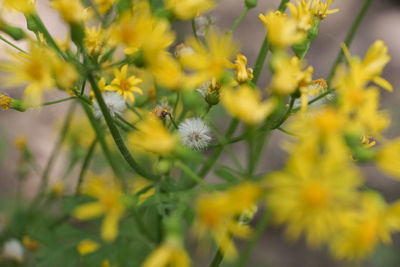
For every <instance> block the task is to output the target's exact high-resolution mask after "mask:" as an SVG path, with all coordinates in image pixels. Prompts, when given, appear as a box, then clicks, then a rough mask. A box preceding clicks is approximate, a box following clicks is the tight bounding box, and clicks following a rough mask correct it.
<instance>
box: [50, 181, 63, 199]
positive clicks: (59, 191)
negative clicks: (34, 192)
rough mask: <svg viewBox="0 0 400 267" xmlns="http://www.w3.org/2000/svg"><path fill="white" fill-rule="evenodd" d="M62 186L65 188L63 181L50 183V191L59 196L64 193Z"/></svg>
mask: <svg viewBox="0 0 400 267" xmlns="http://www.w3.org/2000/svg"><path fill="white" fill-rule="evenodd" d="M64 188H65V185H64V182H63V181H61V180H59V181H57V182H56V183H54V184H53V185H52V187H51V188H50V191H51V193H53V194H54V195H55V196H57V197H61V196H62V194H63V193H64Z"/></svg>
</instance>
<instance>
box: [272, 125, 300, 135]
mask: <svg viewBox="0 0 400 267" xmlns="http://www.w3.org/2000/svg"><path fill="white" fill-rule="evenodd" d="M276 129H277V130H278V131H281V132H282V133H285V134H287V135H291V136H294V137H299V136H298V135H297V134H295V133H292V132H289V131H287V130H285V129H283V128H281V127H278V128H276Z"/></svg>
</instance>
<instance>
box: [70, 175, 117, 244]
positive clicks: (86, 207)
mask: <svg viewBox="0 0 400 267" xmlns="http://www.w3.org/2000/svg"><path fill="white" fill-rule="evenodd" d="M82 193H84V194H86V195H88V196H91V197H93V198H95V199H97V201H96V202H91V203H88V204H83V205H81V206H79V207H77V208H75V210H74V211H73V215H74V217H75V218H77V219H79V220H88V219H91V218H93V217H97V216H100V215H104V219H103V224H102V226H101V237H102V238H103V240H104V241H106V242H111V241H113V240H114V239H115V238H116V237H117V235H118V222H119V220H120V219H121V217H122V215H123V213H124V211H125V206H124V204H123V200H122V197H123V193H122V190H121V186H120V185H119V184H118V183H117V182H116V181H114V180H106V179H105V178H103V177H96V176H94V177H91V179H89V181H88V182H87V183H86V184H85V186H84V187H83V190H82Z"/></svg>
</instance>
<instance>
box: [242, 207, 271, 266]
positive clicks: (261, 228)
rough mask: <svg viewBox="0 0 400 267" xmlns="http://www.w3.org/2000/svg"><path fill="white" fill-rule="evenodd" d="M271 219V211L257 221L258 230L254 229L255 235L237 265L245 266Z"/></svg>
mask: <svg viewBox="0 0 400 267" xmlns="http://www.w3.org/2000/svg"><path fill="white" fill-rule="evenodd" d="M268 221H269V213H268V212H265V213H264V215H263V217H262V218H261V219H260V221H259V222H258V223H257V226H256V230H255V231H254V233H253V235H252V236H251V239H250V241H249V242H248V243H247V245H246V247H245V248H244V251H243V252H242V253H241V254H240V258H239V261H238V264H237V267H244V266H246V262H247V260H248V259H249V257H250V255H251V251H252V250H253V248H254V247H255V245H256V243H257V241H258V240H259V239H260V237H261V234H262V233H263V231H264V229H265V227H266V226H267V224H268Z"/></svg>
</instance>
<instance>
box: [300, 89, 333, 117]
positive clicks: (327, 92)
mask: <svg viewBox="0 0 400 267" xmlns="http://www.w3.org/2000/svg"><path fill="white" fill-rule="evenodd" d="M333 91H334V90H333V89H328V90H326V91H325V92H323V93H322V94H320V95H319V96H317V97H315V98H313V99H311V100H310V101H308V104H307V105H311V104H313V103H315V102H317V101H318V100H320V99H322V98H324V97H325V96H327V95H329V94H330V93H333ZM300 109H301V107H298V108H295V109H293V110H292V112H293V113H295V112H297V111H299V110H300Z"/></svg>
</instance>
